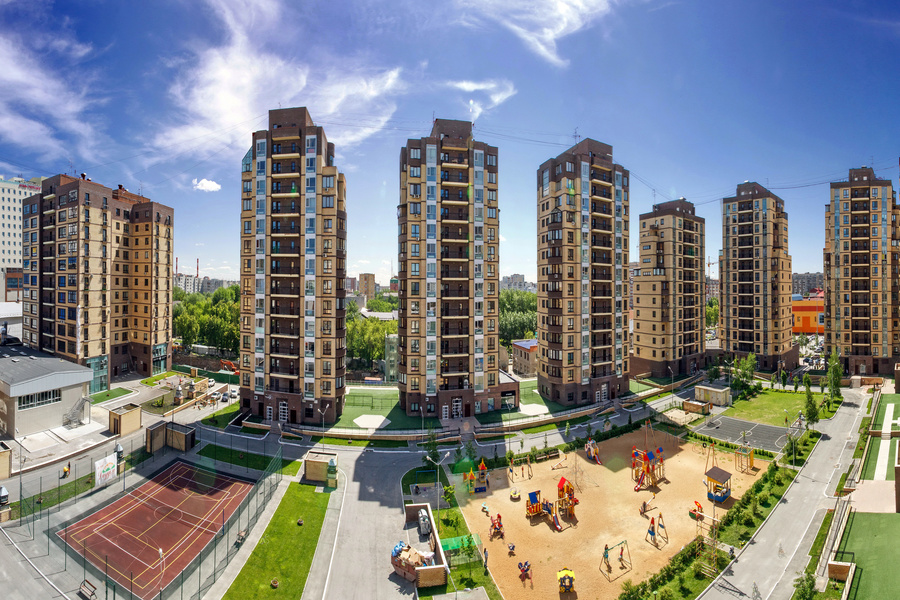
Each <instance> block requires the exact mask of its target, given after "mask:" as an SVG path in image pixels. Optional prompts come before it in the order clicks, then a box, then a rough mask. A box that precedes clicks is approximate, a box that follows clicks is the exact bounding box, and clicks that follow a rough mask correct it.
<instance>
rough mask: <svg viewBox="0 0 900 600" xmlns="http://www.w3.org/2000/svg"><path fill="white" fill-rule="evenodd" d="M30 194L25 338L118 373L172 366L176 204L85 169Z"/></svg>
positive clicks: (25, 227)
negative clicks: (111, 184)
mask: <svg viewBox="0 0 900 600" xmlns="http://www.w3.org/2000/svg"><path fill="white" fill-rule="evenodd" d="M41 188H42V189H41V192H40V193H38V194H34V195H32V196H29V197H28V198H26V199H25V200H24V201H23V202H22V242H23V255H24V259H23V263H22V266H23V270H24V278H23V279H24V283H25V290H24V300H23V305H22V313H23V337H22V341H23V342H24V343H25V344H27V345H28V346H31V347H32V348H38V349H41V350H44V351H46V352H52V353H54V354H56V355H57V356H59V357H60V358H64V359H66V360H69V361H72V362H75V363H78V364H81V365H85V366H87V367H90V368H91V369H92V370H93V372H94V377H93V380H92V381H91V385H90V391H91V393H94V392H97V391H101V390H105V389H107V388H108V387H109V381H110V378H111V377H115V376H117V375H121V374H123V373H129V372H136V373H140V374H141V375H147V376H150V375H154V374H157V373H163V372H165V371H166V370H168V369H169V367H171V363H172V352H171V331H172V316H171V312H172V251H173V243H174V240H173V237H174V214H175V213H174V210H173V209H172V208H170V207H168V206H165V205H163V204H160V203H158V202H153V201H151V200H150V199H149V198H145V197H143V196H141V195H139V194H134V193H132V192H129V191H128V190H126V189H124V188H123V187H122V186H121V185H120V186H118V189H110V188H108V187H106V186H103V185H101V184H99V183H96V182H93V181H91V180H90V179H88V178H86V177H85V176H82V177H81V178H80V179H79V178H75V177H70V176H68V175H55V176H53V177H50V178H49V179H45V180H43V181H42V182H41Z"/></svg>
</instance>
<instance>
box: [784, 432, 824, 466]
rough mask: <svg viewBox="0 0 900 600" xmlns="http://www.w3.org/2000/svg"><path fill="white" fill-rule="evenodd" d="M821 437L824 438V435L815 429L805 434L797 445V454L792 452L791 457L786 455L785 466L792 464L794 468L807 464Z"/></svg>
mask: <svg viewBox="0 0 900 600" xmlns="http://www.w3.org/2000/svg"><path fill="white" fill-rule="evenodd" d="M820 437H822V434H821V433H820V432H818V431H816V430H813V429H810V430H808V431H806V432H804V433H803V435H801V436H800V440H799V441H798V443H797V451H796V453H794V452H792V453H791V454H790V456H789V455H787V454H785V456H784V458H783V459H782V460H783V461H784V464H788V463H790V464H791V465H792V466H795V467H802V466H803V465H804V464H806V459H808V458H809V455H810V453H812V451H813V448H815V446H816V442H817V441H818V440H819V438H820ZM795 454H796V455H795Z"/></svg>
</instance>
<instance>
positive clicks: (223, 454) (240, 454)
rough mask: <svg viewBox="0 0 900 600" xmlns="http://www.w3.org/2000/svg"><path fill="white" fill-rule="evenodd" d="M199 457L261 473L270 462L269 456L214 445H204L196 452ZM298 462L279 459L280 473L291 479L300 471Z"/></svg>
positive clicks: (299, 462)
mask: <svg viewBox="0 0 900 600" xmlns="http://www.w3.org/2000/svg"><path fill="white" fill-rule="evenodd" d="M197 454H199V455H200V456H203V457H206V458H212V459H213V460H220V461H222V462H227V463H231V464H233V465H239V466H241V467H247V468H250V469H255V470H257V471H263V470H265V468H266V467H267V466H269V463H270V462H272V457H271V456H263V455H262V454H254V453H252V452H244V451H242V450H241V449H240V448H226V447H225V446H217V445H215V444H206V445H205V446H203V448H201V449H200V452H198V453H197ZM302 462H303V461H300V460H288V459H286V458H282V459H281V473H282V474H284V475H287V476H289V477H293V476H294V475H296V474H297V472H298V471H299V470H300V464H301V463H302Z"/></svg>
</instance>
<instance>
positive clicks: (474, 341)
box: [397, 119, 518, 418]
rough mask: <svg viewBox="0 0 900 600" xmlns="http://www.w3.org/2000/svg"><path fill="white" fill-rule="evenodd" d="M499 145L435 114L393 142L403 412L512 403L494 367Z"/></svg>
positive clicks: (466, 411)
mask: <svg viewBox="0 0 900 600" xmlns="http://www.w3.org/2000/svg"><path fill="white" fill-rule="evenodd" d="M497 174H498V169H497V148H496V147H494V146H489V145H487V144H485V143H484V142H479V141H476V140H475V139H474V138H473V133H472V123H469V122H466V121H452V120H446V119H437V120H435V121H434V126H433V128H432V130H431V134H430V135H429V136H427V137H423V138H420V139H410V140H408V141H407V144H406V146H405V147H403V148H401V150H400V203H399V205H398V207H397V220H398V224H399V239H398V242H399V248H398V251H399V256H398V258H399V275H398V278H399V288H400V289H399V296H400V310H399V331H398V335H399V346H400V365H399V374H398V377H399V381H398V387H399V388H400V406H402V407H403V408H404V409H405V410H406V413H407V414H408V415H425V416H435V417H439V418H457V417H470V416H474V415H477V414H480V413H485V412H490V411H493V410H497V409H499V408H501V406H503V405H504V404H506V405H507V406H517V405H518V384H517V383H516V382H515V381H513V380H512V379H511V378H510V377H509V376H508V375H506V374H505V373H503V372H501V371H500V365H499V358H498V357H499V351H500V344H499V341H498V337H497V336H498V332H499V320H500V315H499V306H498V295H499V293H500V281H499V277H500V275H499V259H500V254H499V243H500V235H499V225H500V221H499V217H500V215H499V208H498V199H497V191H498V185H497Z"/></svg>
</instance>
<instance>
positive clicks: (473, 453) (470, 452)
mask: <svg viewBox="0 0 900 600" xmlns="http://www.w3.org/2000/svg"><path fill="white" fill-rule="evenodd" d="M465 447H466V456H467V457H468V459H469V460H470V461H471V462H473V463H474V462H475V457H477V456H478V449H477V448H475V444H474V443H473V442H472V440H469V441H468V442H466V446H465Z"/></svg>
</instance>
